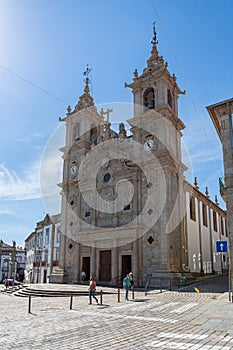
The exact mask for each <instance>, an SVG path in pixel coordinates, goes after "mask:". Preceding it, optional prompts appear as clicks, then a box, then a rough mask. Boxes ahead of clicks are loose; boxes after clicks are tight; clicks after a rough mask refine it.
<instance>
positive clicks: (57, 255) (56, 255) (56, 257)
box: [53, 248, 59, 261]
mask: <svg viewBox="0 0 233 350" xmlns="http://www.w3.org/2000/svg"><path fill="white" fill-rule="evenodd" d="M53 260H55V261H58V260H59V248H54V259H53Z"/></svg>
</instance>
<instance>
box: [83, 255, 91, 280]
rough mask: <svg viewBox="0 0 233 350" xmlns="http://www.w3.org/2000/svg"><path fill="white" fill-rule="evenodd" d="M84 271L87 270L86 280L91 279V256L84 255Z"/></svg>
mask: <svg viewBox="0 0 233 350" xmlns="http://www.w3.org/2000/svg"><path fill="white" fill-rule="evenodd" d="M82 271H85V273H86V278H85V280H86V281H89V279H90V257H89V256H84V257H83V261H82Z"/></svg>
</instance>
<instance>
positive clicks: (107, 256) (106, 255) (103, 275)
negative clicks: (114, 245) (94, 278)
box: [99, 250, 112, 282]
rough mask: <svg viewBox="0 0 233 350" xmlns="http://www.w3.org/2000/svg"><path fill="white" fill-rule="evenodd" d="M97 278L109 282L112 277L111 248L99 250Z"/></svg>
mask: <svg viewBox="0 0 233 350" xmlns="http://www.w3.org/2000/svg"><path fill="white" fill-rule="evenodd" d="M99 262H100V265H99V266H100V269H99V280H100V281H103V282H110V281H111V279H112V252H111V250H101V251H100V260H99Z"/></svg>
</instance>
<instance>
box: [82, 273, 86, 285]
mask: <svg viewBox="0 0 233 350" xmlns="http://www.w3.org/2000/svg"><path fill="white" fill-rule="evenodd" d="M81 276H82V284H83V283H84V281H85V279H86V272H85V271H84V270H82V272H81Z"/></svg>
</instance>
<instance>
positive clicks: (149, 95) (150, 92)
mask: <svg viewBox="0 0 233 350" xmlns="http://www.w3.org/2000/svg"><path fill="white" fill-rule="evenodd" d="M143 105H144V106H145V107H147V108H150V109H153V108H155V94H154V89H153V88H149V89H147V90H146V91H145V92H144V95H143Z"/></svg>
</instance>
